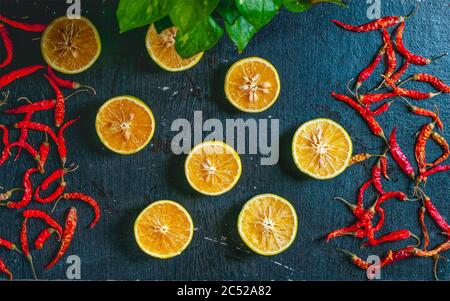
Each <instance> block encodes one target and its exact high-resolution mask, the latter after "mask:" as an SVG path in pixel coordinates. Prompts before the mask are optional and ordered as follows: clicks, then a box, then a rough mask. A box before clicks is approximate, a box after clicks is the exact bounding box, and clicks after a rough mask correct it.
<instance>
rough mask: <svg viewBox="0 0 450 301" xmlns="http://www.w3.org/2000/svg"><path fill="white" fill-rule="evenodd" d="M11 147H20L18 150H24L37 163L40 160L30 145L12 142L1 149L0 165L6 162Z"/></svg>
mask: <svg viewBox="0 0 450 301" xmlns="http://www.w3.org/2000/svg"><path fill="white" fill-rule="evenodd" d="M13 147H20V148H22V149H24V150H26V151H27V152H28V153H29V154H30V155H31V156H32V157H33V158H34V159H35V160H36V161H37V162H38V163H39V160H40V159H39V154H38V152H37V151H36V150H35V149H34V148H33V147H32V146H31V145H29V144H28V143H26V142H13V143H10V144H8V145H7V146H6V147H5V148H4V149H3V152H2V155H1V157H0V165H3V164H4V163H5V162H6V160H8V158H9V156H10V154H11V152H10V151H11V149H12V148H13Z"/></svg>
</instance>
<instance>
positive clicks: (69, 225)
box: [45, 207, 78, 270]
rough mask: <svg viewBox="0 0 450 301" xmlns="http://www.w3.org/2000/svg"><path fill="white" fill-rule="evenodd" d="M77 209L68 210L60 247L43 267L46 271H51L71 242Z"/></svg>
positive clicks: (75, 226) (75, 224) (76, 218)
mask: <svg viewBox="0 0 450 301" xmlns="http://www.w3.org/2000/svg"><path fill="white" fill-rule="evenodd" d="M77 220H78V217H77V209H76V208H73V207H72V208H70V210H69V213H68V214H67V217H66V223H65V226H64V234H63V236H62V238H61V240H62V242H61V247H60V249H59V251H58V253H57V255H56V257H55V258H54V259H53V260H52V261H51V262H50V263H49V264H48V265H47V266H46V267H45V269H46V270H48V269H51V268H52V267H53V266H54V265H55V264H57V263H58V262H59V261H60V260H61V258H62V257H63V256H64V254H65V253H66V251H67V249H68V248H69V246H70V243H71V242H72V238H73V235H74V234H75V230H76V228H77Z"/></svg>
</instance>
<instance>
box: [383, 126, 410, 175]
mask: <svg viewBox="0 0 450 301" xmlns="http://www.w3.org/2000/svg"><path fill="white" fill-rule="evenodd" d="M389 146H390V151H391V154H392V158H394V161H395V162H397V164H398V165H399V166H400V168H401V169H402V170H403V172H404V173H406V174H407V175H408V176H409V177H410V178H411V179H414V178H415V172H414V168H413V167H412V165H411V163H410V162H409V160H408V158H407V157H406V156H405V154H404V153H403V151H402V149H401V148H400V146H399V145H398V143H397V127H395V128H394V129H393V130H392V133H391V136H390V138H389Z"/></svg>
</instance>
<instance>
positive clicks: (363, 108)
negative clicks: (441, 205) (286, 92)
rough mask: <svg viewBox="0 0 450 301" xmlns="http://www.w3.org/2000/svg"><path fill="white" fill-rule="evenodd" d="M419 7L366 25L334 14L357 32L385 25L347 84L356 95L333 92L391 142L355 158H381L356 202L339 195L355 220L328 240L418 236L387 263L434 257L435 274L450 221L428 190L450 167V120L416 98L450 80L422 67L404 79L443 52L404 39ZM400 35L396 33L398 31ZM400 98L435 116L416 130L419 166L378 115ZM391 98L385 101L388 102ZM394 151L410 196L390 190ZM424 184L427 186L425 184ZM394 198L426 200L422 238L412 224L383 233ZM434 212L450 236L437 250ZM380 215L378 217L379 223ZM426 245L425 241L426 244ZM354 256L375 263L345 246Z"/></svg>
mask: <svg viewBox="0 0 450 301" xmlns="http://www.w3.org/2000/svg"><path fill="white" fill-rule="evenodd" d="M415 11H416V10H414V11H413V12H412V13H411V14H410V15H408V16H407V17H402V16H388V17H383V18H380V19H378V20H375V21H372V22H370V23H367V24H363V25H360V26H354V25H349V24H345V23H342V22H340V21H336V20H333V21H332V22H333V23H335V24H337V25H339V26H341V27H342V28H344V29H346V30H349V31H353V32H369V31H380V34H381V41H382V46H381V48H380V49H379V50H378V52H377V53H376V55H375V59H374V60H373V62H372V63H370V64H369V66H368V67H366V68H364V69H363V70H362V71H361V72H360V74H359V75H358V77H357V80H356V84H355V87H354V90H352V89H351V88H350V87H349V83H350V82H351V81H350V82H349V83H348V84H347V90H348V91H349V93H350V94H351V95H350V96H348V95H344V94H338V93H335V92H332V94H331V95H332V96H333V97H334V98H335V99H336V100H338V101H341V102H344V103H346V104H347V105H348V106H350V107H351V108H352V109H354V110H355V111H356V112H357V113H358V114H359V115H360V116H361V117H362V118H363V120H364V121H365V122H366V123H367V125H368V126H369V129H370V130H371V131H372V133H373V134H374V135H376V136H379V137H381V138H383V139H384V141H385V142H386V147H387V148H386V151H385V152H384V153H383V154H381V155H374V154H368V153H361V154H356V155H354V156H353V158H352V159H351V161H350V165H353V164H357V163H360V162H363V161H366V160H369V159H371V158H376V163H375V164H374V165H373V167H372V170H371V175H370V178H369V179H368V180H367V181H366V182H364V184H363V185H362V186H361V188H360V189H359V191H358V194H357V201H356V204H352V203H350V202H348V201H347V200H345V199H342V198H340V197H336V199H338V200H341V201H342V202H344V203H345V204H346V205H348V207H349V208H350V209H351V211H352V213H353V215H354V217H355V220H356V221H355V222H354V223H353V224H351V225H349V226H346V227H343V228H341V229H337V230H334V231H332V232H330V233H329V234H328V235H327V238H326V239H327V241H330V240H331V239H334V238H336V237H340V236H345V235H348V236H353V237H355V238H358V239H363V240H365V241H364V242H363V244H362V246H364V247H368V246H371V247H373V246H377V245H380V244H383V243H388V242H396V241H403V240H407V239H409V238H414V239H415V240H417V244H416V245H407V246H406V247H404V248H402V249H400V250H396V251H393V250H391V251H389V252H388V254H387V255H386V256H385V257H384V258H382V260H381V267H384V266H386V265H390V264H392V263H394V262H397V261H400V260H404V259H407V258H411V257H431V258H434V259H435V266H434V274H435V277H436V278H437V279H438V277H437V262H438V260H439V258H440V257H441V255H440V254H441V253H442V252H444V251H446V250H448V249H450V225H449V224H448V223H447V221H446V220H445V218H444V217H443V215H442V214H441V213H440V212H439V210H438V209H437V207H436V206H435V205H434V203H433V202H432V200H431V198H430V197H428V196H427V195H426V193H425V187H424V186H425V183H426V181H427V178H428V177H430V176H431V175H434V174H436V173H439V172H445V171H450V165H443V164H442V163H443V162H444V161H446V160H447V159H448V157H449V156H450V148H449V144H448V143H447V141H446V139H445V138H444V137H443V135H442V133H439V132H438V131H439V130H440V131H443V129H444V123H443V122H442V120H441V119H440V117H439V110H438V108H437V107H436V109H435V110H433V111H432V110H427V109H425V108H421V107H418V106H415V105H413V104H412V103H411V102H412V101H420V100H424V99H430V98H433V97H435V96H437V95H439V94H441V93H450V86H449V85H447V84H446V83H445V82H444V81H442V80H441V79H439V78H438V77H436V76H433V75H430V74H424V73H418V74H415V75H412V76H410V77H409V78H407V79H406V80H404V81H403V82H400V80H401V79H402V77H403V76H404V75H405V73H406V72H407V71H408V67H409V66H410V65H428V64H430V63H431V62H433V61H435V60H436V59H438V58H441V57H443V56H444V55H446V54H443V55H437V56H436V57H434V58H426V57H423V56H420V55H417V54H414V53H412V52H411V51H409V50H408V49H407V47H406V46H405V43H404V41H403V32H404V30H405V27H406V22H405V21H406V20H407V19H408V18H409V17H410V16H412V15H413V14H414V13H415ZM394 26H397V28H396V29H394V33H393V34H392V35H391V33H389V30H388V29H389V28H391V27H394ZM394 35H395V37H393V36H394ZM396 53H398V54H400V55H401V56H402V57H403V63H402V64H401V65H400V64H399V62H398V60H397V57H396ZM383 57H384V58H385V61H386V68H385V71H384V74H383V75H382V78H381V84H380V85H379V86H378V87H377V88H375V89H372V90H367V91H369V92H366V93H360V91H361V90H362V88H363V86H364V83H365V82H366V81H367V80H368V79H369V78H370V77H371V76H372V74H373V73H374V72H375V70H376V68H377V66H378V65H379V64H380V63H381V61H382V60H383ZM408 81H419V82H423V83H428V84H430V85H431V86H432V87H433V88H435V89H436V90H437V92H422V91H416V90H411V89H407V88H404V87H401V86H402V85H403V84H405V83H406V82H408ZM381 88H385V89H387V91H386V92H382V93H380V92H375V91H376V90H379V89H381ZM396 99H403V100H404V101H405V102H406V105H407V108H408V110H409V111H410V112H411V113H413V114H415V115H418V116H424V117H427V118H430V122H427V123H425V124H424V125H423V126H422V127H421V129H420V130H419V132H418V133H417V135H416V144H415V147H414V154H415V159H416V162H417V166H418V168H417V170H416V168H415V167H414V166H413V164H412V163H411V161H410V160H409V159H408V157H407V156H406V155H405V153H404V152H403V150H402V148H401V146H400V145H399V143H398V142H397V128H396V127H394V129H393V131H392V132H391V134H390V135H389V137H386V136H385V133H384V131H383V128H382V127H381V125H380V124H379V123H378V121H377V120H376V117H377V116H379V115H380V114H383V113H385V112H387V111H388V110H389V108H390V107H391V105H392V103H394V101H395V100H396ZM383 101H385V102H384V103H382V102H383ZM374 104H379V106H378V108H375V109H373V108H372V107H371V106H373V105H374ZM430 141H434V142H435V143H436V144H437V145H438V146H440V148H441V149H442V155H441V156H440V157H439V158H437V159H435V160H434V161H432V162H428V161H427V152H426V151H427V144H428V142H430ZM388 154H390V156H391V157H392V159H393V160H394V161H395V162H396V163H397V165H398V166H399V168H400V169H401V170H402V171H403V172H404V173H405V174H406V175H407V176H408V177H409V179H410V180H411V182H412V183H413V185H414V194H413V198H414V199H410V198H409V197H408V196H407V194H405V193H404V192H402V191H390V192H388V191H385V189H384V187H383V181H385V180H390V178H389V175H388ZM421 185H422V186H421ZM369 187H373V188H374V190H375V191H376V192H377V197H376V199H375V200H374V201H373V204H372V205H371V206H370V207H366V206H365V192H366V190H367V189H368V188H369ZM390 199H396V200H399V201H401V202H407V201H421V202H422V204H423V205H422V206H421V207H420V209H419V212H418V221H419V226H420V229H421V232H422V234H421V236H422V243H421V240H420V239H419V237H418V236H417V235H415V234H413V233H412V232H410V231H409V230H407V229H401V230H396V231H393V232H390V233H387V234H381V236H379V235H378V232H379V231H381V230H382V228H383V225H384V222H385V211H384V209H383V206H382V204H383V203H384V202H386V201H388V200H390ZM426 215H428V216H429V217H430V218H431V219H432V220H433V221H434V222H435V224H436V225H437V226H438V228H439V229H440V231H441V232H442V233H443V234H444V236H445V238H446V240H445V241H444V242H443V243H441V244H440V245H438V246H436V247H435V248H434V249H432V250H428V247H429V244H430V235H429V232H428V227H427V225H426V224H425V216H426ZM375 221H376V223H375ZM420 246H421V247H420ZM340 251H343V252H344V253H346V254H347V255H350V256H351V260H352V262H353V264H355V265H356V266H358V267H359V268H361V269H364V270H367V269H368V268H369V266H370V265H369V263H367V262H366V261H364V260H363V259H361V258H360V257H358V256H357V255H355V254H353V253H351V252H349V251H346V250H340Z"/></svg>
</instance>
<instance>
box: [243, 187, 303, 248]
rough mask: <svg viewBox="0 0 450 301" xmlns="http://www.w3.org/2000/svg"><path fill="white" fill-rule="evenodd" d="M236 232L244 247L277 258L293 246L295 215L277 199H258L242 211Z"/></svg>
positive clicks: (265, 196)
mask: <svg viewBox="0 0 450 301" xmlns="http://www.w3.org/2000/svg"><path fill="white" fill-rule="evenodd" d="M238 230H239V234H240V236H241V238H242V240H243V241H244V242H245V244H246V245H247V246H248V247H249V248H250V249H252V250H253V251H255V252H256V253H258V254H261V255H265V256H271V255H276V254H279V253H281V252H283V251H285V250H286V249H287V248H289V246H290V245H291V244H292V243H293V242H294V240H295V236H296V235H297V214H296V213H295V209H294V207H293V206H292V205H291V203H289V202H288V201H287V200H285V199H284V198H282V197H280V196H278V195H275V194H270V193H269V194H261V195H257V196H255V197H253V198H252V199H251V200H249V201H248V202H247V203H246V204H245V205H244V207H243V208H242V210H241V213H240V214H239V218H238Z"/></svg>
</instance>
